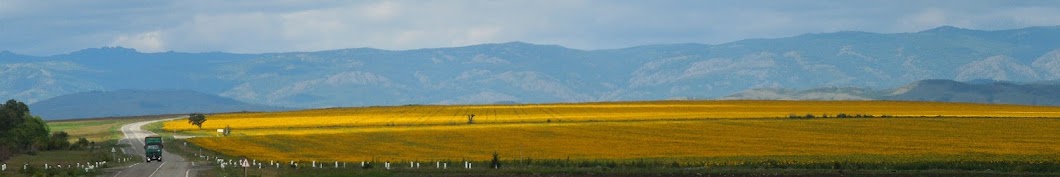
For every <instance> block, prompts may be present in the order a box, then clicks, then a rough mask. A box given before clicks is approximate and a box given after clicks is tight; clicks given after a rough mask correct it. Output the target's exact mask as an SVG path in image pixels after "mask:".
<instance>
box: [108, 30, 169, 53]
mask: <svg viewBox="0 0 1060 177" xmlns="http://www.w3.org/2000/svg"><path fill="white" fill-rule="evenodd" d="M111 45H113V46H122V47H129V48H133V49H136V50H137V51H140V52H162V51H165V50H166V46H165V41H163V39H162V32H161V31H149V32H143V33H139V34H134V35H121V36H118V37H117V38H115V39H114V41H113V42H111Z"/></svg>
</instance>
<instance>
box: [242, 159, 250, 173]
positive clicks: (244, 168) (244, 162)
mask: <svg viewBox="0 0 1060 177" xmlns="http://www.w3.org/2000/svg"><path fill="white" fill-rule="evenodd" d="M240 163H241V164H240V165H242V166H243V177H246V176H247V167H250V161H249V160H247V159H243V161H242V162H240Z"/></svg>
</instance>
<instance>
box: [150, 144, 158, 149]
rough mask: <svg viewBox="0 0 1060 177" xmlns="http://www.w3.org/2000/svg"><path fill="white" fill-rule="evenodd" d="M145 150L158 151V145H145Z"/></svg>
mask: <svg viewBox="0 0 1060 177" xmlns="http://www.w3.org/2000/svg"><path fill="white" fill-rule="evenodd" d="M147 149H158V145H147Z"/></svg>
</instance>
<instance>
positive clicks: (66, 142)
mask: <svg viewBox="0 0 1060 177" xmlns="http://www.w3.org/2000/svg"><path fill="white" fill-rule="evenodd" d="M50 140H51V141H49V142H48V148H47V149H48V150H62V149H69V148H70V134H68V133H66V132H65V131H59V132H55V133H52V137H51V139H50Z"/></svg>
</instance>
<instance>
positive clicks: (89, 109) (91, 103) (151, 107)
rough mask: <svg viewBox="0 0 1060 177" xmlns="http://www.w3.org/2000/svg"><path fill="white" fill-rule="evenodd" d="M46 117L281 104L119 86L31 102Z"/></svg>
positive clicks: (260, 108) (228, 109)
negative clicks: (115, 88)
mask: <svg viewBox="0 0 1060 177" xmlns="http://www.w3.org/2000/svg"><path fill="white" fill-rule="evenodd" d="M30 108H32V111H33V113H34V114H35V115H38V116H41V118H44V119H46V120H58V119H75V118H92V117H120V116H137V115H158V114H184V113H196V112H197V113H219V112H239V111H277V110H286V109H285V108H281V107H274V106H263V105H254V104H247V103H243V102H240V101H236V100H233V99H231V98H224V97H219V96H216V95H210V94H205V93H200V92H195V91H189V90H117V91H106V92H103V91H94V92H81V93H75V94H69V95H63V96H59V97H55V98H51V99H48V100H44V101H40V102H37V103H33V104H31V105H30Z"/></svg>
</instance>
